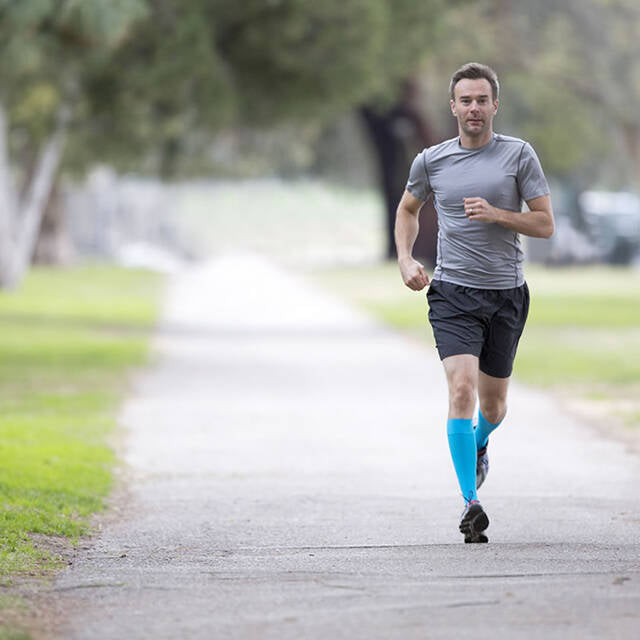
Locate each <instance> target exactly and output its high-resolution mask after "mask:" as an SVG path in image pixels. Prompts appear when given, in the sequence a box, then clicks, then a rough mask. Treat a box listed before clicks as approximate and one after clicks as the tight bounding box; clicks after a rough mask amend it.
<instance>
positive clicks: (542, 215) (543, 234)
mask: <svg viewBox="0 0 640 640" xmlns="http://www.w3.org/2000/svg"><path fill="white" fill-rule="evenodd" d="M527 206H528V207H529V209H530V211H526V212H524V213H520V212H515V211H507V210H505V209H498V208H497V207H493V206H491V205H490V204H489V203H488V202H487V201H486V200H485V199H484V198H465V199H464V212H465V213H466V214H467V218H469V220H478V221H480V222H495V223H496V224H499V225H501V226H503V227H505V228H506V229H510V230H511V231H517V232H518V233H522V234H524V235H525V236H531V237H533V238H550V237H551V236H552V235H553V232H554V230H555V222H554V219H553V209H552V208H551V198H550V196H549V195H544V196H540V197H538V198H533V199H532V200H527Z"/></svg>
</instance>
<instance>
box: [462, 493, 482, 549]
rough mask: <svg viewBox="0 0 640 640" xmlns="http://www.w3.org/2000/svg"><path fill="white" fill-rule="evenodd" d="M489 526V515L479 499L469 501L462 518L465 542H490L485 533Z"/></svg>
mask: <svg viewBox="0 0 640 640" xmlns="http://www.w3.org/2000/svg"><path fill="white" fill-rule="evenodd" d="M488 526H489V517H488V516H487V514H486V513H485V512H484V509H483V508H482V505H481V504H480V503H479V502H478V501H477V500H472V501H471V502H467V504H466V506H465V508H464V511H463V512H462V517H461V518H460V532H461V533H463V534H464V541H465V542H489V538H487V536H486V535H485V534H484V533H483V532H484V531H485V529H486V528H487V527H488Z"/></svg>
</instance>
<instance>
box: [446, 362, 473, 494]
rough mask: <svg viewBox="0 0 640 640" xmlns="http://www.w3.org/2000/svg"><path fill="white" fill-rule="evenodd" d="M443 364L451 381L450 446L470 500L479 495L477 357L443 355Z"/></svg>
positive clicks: (457, 473)
mask: <svg viewBox="0 0 640 640" xmlns="http://www.w3.org/2000/svg"><path fill="white" fill-rule="evenodd" d="M442 364H443V365H444V370H445V373H446V375H447V383H448V385H449V416H448V418H449V419H448V420H447V438H448V440H449V450H450V451H451V458H452V460H453V466H454V468H455V470H456V475H457V476H458V483H459V484H460V490H461V491H462V496H463V498H464V499H465V501H466V502H467V503H468V502H471V501H472V500H477V499H478V494H477V493H476V456H477V454H476V441H475V436H474V433H473V422H472V418H473V413H474V411H475V406H476V394H477V389H478V358H477V357H476V356H473V355H470V354H461V355H455V356H449V357H448V358H444V359H443V361H442Z"/></svg>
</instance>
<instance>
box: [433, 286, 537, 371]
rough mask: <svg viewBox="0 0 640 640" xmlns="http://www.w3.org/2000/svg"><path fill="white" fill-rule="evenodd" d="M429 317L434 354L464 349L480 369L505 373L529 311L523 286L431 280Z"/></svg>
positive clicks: (446, 355)
mask: <svg viewBox="0 0 640 640" xmlns="http://www.w3.org/2000/svg"><path fill="white" fill-rule="evenodd" d="M427 300H428V301H429V322H430V323H431V327H432V328H433V335H434V337H435V339H436V348H437V349H438V354H439V355H440V359H441V360H444V359H445V358H448V357H449V356H455V355H459V354H462V353H470V354H472V355H474V356H477V357H478V358H479V359H480V370H481V371H483V372H484V373H486V374H487V375H489V376H493V377H495V378H508V377H509V376H510V375H511V371H512V369H513V360H514V358H515V356H516V349H517V348H518V341H519V340H520V336H521V335H522V330H523V329H524V323H525V322H526V320H527V314H528V312H529V289H528V287H527V285H526V283H525V284H523V285H522V286H521V287H515V288H514V289H477V288H475V287H463V286H461V285H458V284H452V283H451V282H444V281H443V280H432V281H431V285H430V286H429V290H428V291H427Z"/></svg>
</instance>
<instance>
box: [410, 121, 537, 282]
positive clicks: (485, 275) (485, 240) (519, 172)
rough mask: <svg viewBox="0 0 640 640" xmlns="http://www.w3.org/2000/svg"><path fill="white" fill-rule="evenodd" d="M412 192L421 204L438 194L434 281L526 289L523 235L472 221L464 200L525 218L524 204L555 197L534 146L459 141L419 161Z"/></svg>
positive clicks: (497, 139) (497, 138)
mask: <svg viewBox="0 0 640 640" xmlns="http://www.w3.org/2000/svg"><path fill="white" fill-rule="evenodd" d="M406 188H407V191H409V193H411V195H413V196H414V197H416V198H418V200H426V199H427V198H428V197H429V194H430V193H433V198H434V205H435V208H436V211H437V212H438V260H437V265H436V269H435V271H434V274H433V277H434V279H436V280H445V281H447V282H452V283H454V284H460V285H464V286H467V287H477V288H480V289H510V288H512V287H519V286H520V285H521V284H523V283H524V274H523V270H522V262H523V253H522V246H521V243H520V235H519V234H518V233H516V232H515V231H510V230H509V229H505V228H504V227H502V226H500V225H499V224H496V223H486V222H479V221H477V220H476V221H472V220H469V218H467V216H466V215H465V213H464V202H463V198H471V197H480V198H484V199H485V200H487V202H488V203H489V204H491V205H493V206H494V207H498V208H500V209H506V210H508V211H518V212H519V211H521V210H522V201H523V200H531V199H532V198H537V197H538V196H542V195H545V194H547V193H549V186H548V185H547V180H546V178H545V177H544V173H543V172H542V167H541V166H540V161H539V160H538V157H537V156H536V153H535V151H534V150H533V148H532V147H531V145H530V144H529V143H528V142H525V141H524V140H519V139H518V138H511V137H509V136H503V135H500V134H497V133H494V134H493V137H492V139H491V141H490V142H488V143H487V144H486V145H484V146H483V147H480V148H479V149H466V148H464V147H462V146H461V145H460V139H459V138H457V137H456V138H452V139H451V140H446V141H445V142H442V143H440V144H438V145H435V146H433V147H429V148H428V149H425V150H424V151H422V153H419V154H418V155H417V156H416V158H415V160H414V161H413V164H412V165H411V171H410V173H409V181H408V182H407V187H406ZM522 215H526V213H523V214H522Z"/></svg>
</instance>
